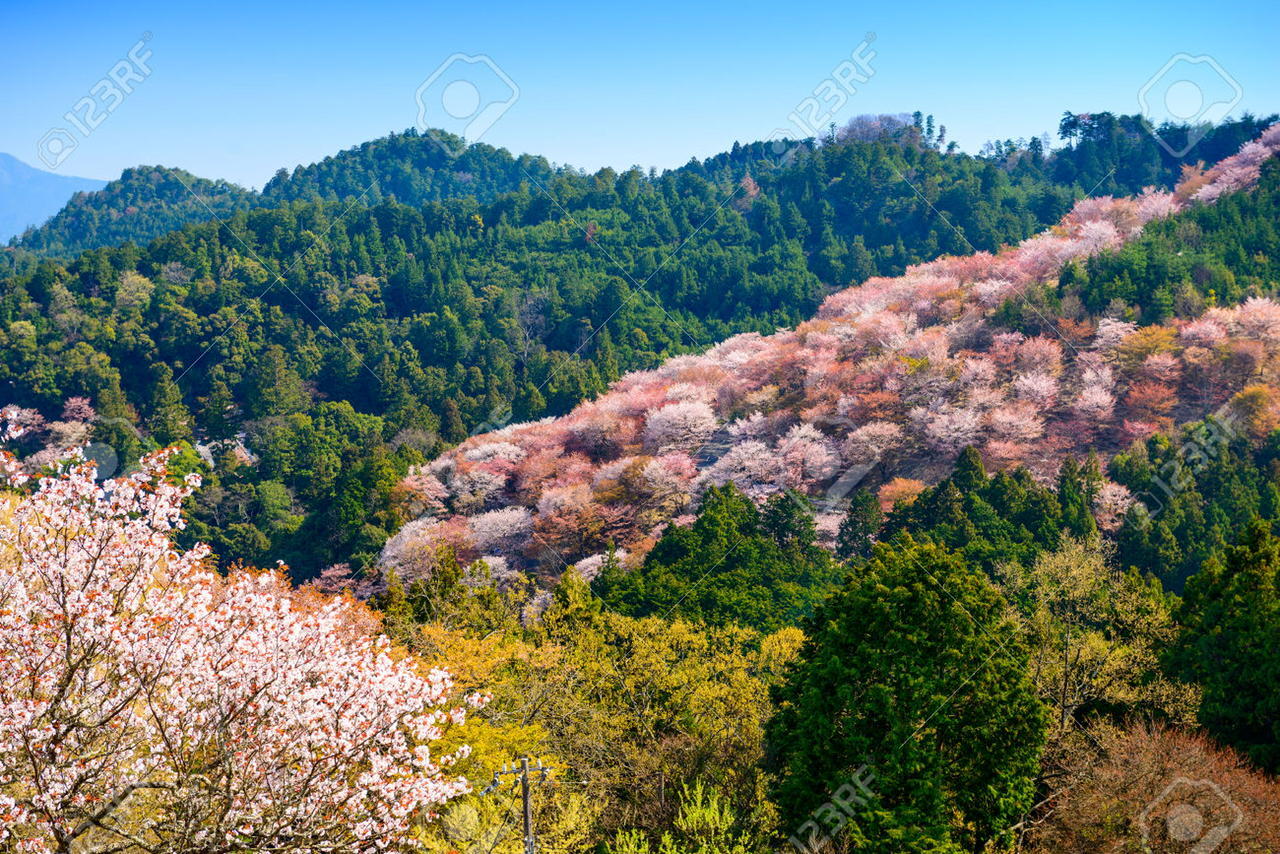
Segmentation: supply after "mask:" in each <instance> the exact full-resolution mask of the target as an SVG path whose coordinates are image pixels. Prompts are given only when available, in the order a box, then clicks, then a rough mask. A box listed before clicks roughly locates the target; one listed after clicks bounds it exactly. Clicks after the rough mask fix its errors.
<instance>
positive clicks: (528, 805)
mask: <svg viewBox="0 0 1280 854" xmlns="http://www.w3.org/2000/svg"><path fill="white" fill-rule="evenodd" d="M520 798H521V799H522V800H523V801H524V854H537V851H538V841H537V840H536V839H534V837H533V801H531V800H530V799H529V757H528V756H526V757H524V758H523V759H521V760H520Z"/></svg>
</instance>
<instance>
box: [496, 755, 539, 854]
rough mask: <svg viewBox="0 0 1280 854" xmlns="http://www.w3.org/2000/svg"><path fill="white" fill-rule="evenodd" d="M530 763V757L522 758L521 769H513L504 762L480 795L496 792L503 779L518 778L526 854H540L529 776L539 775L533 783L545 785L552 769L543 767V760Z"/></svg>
mask: <svg viewBox="0 0 1280 854" xmlns="http://www.w3.org/2000/svg"><path fill="white" fill-rule="evenodd" d="M529 763H530V760H529V757H528V756H524V757H521V759H520V765H519V767H513V766H511V765H508V764H507V763H505V762H504V763H503V764H502V770H501V771H494V772H493V780H491V781H490V783H489V785H488V786H485V788H484V790H483V791H482V792H480V794H482V795H487V794H489V793H491V792H493V791H494V790H496V789H497V788H498V786H500V785H502V778H503V777H505V776H512V777H515V778H516V780H515V782H518V783H519V784H520V800H521V802H522V806H523V807H524V854H538V840H537V838H536V837H535V835H534V832H533V793H532V790H531V788H530V780H529V775H530V773H534V774H537V775H538V777H537V779H536V780H534V781H532V782H535V783H545V782H547V775H548V774H549V773H551V770H552V769H551V768H550V767H549V766H546V765H543V764H542V760H541V759H539V760H538V761H537V763H536V764H534V765H530V764H529Z"/></svg>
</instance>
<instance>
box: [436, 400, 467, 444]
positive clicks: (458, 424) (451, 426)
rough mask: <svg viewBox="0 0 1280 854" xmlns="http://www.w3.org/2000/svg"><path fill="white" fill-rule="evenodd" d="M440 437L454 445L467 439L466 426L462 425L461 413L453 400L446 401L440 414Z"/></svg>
mask: <svg viewBox="0 0 1280 854" xmlns="http://www.w3.org/2000/svg"><path fill="white" fill-rule="evenodd" d="M440 436H441V438H443V439H444V440H445V441H446V442H448V443H450V444H455V445H456V444H457V443H458V442H461V441H462V440H463V439H466V438H467V425H466V424H464V423H463V421H462V412H461V411H460V410H459V409H458V404H456V403H454V401H453V400H446V401H445V402H444V408H443V410H442V412H441V413H440Z"/></svg>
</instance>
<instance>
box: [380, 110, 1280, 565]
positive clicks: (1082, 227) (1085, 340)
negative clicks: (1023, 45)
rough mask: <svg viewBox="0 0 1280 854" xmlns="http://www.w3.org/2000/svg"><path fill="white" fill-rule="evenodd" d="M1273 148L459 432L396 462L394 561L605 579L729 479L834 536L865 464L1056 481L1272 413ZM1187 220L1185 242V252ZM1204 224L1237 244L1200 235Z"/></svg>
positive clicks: (1123, 503) (1271, 138)
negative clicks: (485, 427) (1072, 467)
mask: <svg viewBox="0 0 1280 854" xmlns="http://www.w3.org/2000/svg"><path fill="white" fill-rule="evenodd" d="M1277 152H1280V126H1273V127H1271V128H1269V129H1268V130H1266V131H1265V132H1264V133H1263V134H1262V135H1261V136H1260V137H1259V138H1258V139H1256V140H1254V141H1252V142H1249V143H1247V144H1246V145H1244V146H1243V147H1242V148H1241V150H1240V151H1239V152H1238V153H1237V154H1235V155H1233V156H1231V157H1228V158H1226V159H1224V160H1222V161H1220V162H1219V163H1217V164H1216V165H1213V166H1211V167H1210V168H1208V169H1207V170H1206V169H1194V168H1192V169H1187V170H1186V171H1185V173H1184V176H1183V178H1182V180H1181V181H1180V182H1179V183H1178V185H1177V186H1176V188H1175V189H1174V190H1173V191H1171V192H1165V191H1156V190H1148V191H1146V192H1143V193H1142V194H1140V195H1138V196H1134V197H1124V198H1113V197H1098V198H1088V199H1084V200H1082V201H1080V202H1078V203H1077V204H1076V205H1075V206H1074V207H1073V208H1072V209H1071V211H1070V212H1069V213H1068V214H1067V215H1066V216H1065V217H1064V218H1063V219H1062V221H1061V222H1060V223H1059V224H1058V225H1056V226H1054V227H1053V228H1051V229H1049V230H1047V231H1045V232H1043V233H1041V234H1038V235H1036V236H1034V237H1031V238H1029V239H1027V240H1024V241H1022V242H1021V243H1019V244H1017V245H1015V246H1013V247H1010V248H1007V249H1004V250H1001V251H999V252H995V253H991V252H972V253H971V254H968V255H955V256H948V257H944V258H940V259H938V260H936V261H931V262H927V263H922V264H917V265H914V266H912V267H910V268H909V269H908V270H907V271H906V273H905V274H904V275H902V276H897V277H872V278H870V279H868V280H866V281H865V282H863V283H862V284H859V285H856V286H854V287H851V288H848V289H845V290H842V291H839V292H837V293H834V294H832V295H830V296H829V297H827V298H826V300H825V301H824V302H823V303H822V305H821V307H820V309H819V310H818V313H817V315H816V316H815V317H814V318H813V319H811V320H809V321H806V322H804V323H802V324H800V325H798V326H797V327H795V328H794V329H789V330H780V331H778V332H776V333H774V334H770V335H764V334H759V333H747V334H742V335H738V336H735V337H732V338H729V339H728V340H726V341H724V342H723V343H721V344H719V345H716V346H714V347H712V348H711V349H709V350H707V351H706V352H704V353H701V354H697V355H687V356H677V357H675V358H671V359H668V360H667V361H666V362H664V363H663V364H662V365H661V366H660V367H658V368H656V369H654V370H649V371H641V372H636V373H632V374H628V375H626V376H624V377H623V378H621V379H620V380H619V381H618V382H617V383H615V384H614V385H613V386H612V387H611V388H610V389H609V391H607V392H606V393H604V394H602V395H600V396H599V397H597V398H596V399H594V400H591V401H589V402H586V403H583V404H581V405H579V406H578V407H577V408H575V409H574V410H573V411H572V412H571V413H569V414H568V415H566V416H563V417H560V418H551V419H545V420H542V421H538V422H533V423H526V424H514V425H511V426H507V427H504V428H502V429H499V430H495V431H493V432H490V433H484V434H481V435H477V436H474V437H472V438H470V439H467V440H466V441H465V442H463V443H462V444H460V445H459V446H458V447H457V448H455V449H453V450H451V451H449V452H448V453H446V454H445V455H443V456H442V457H440V458H439V459H437V460H436V461H434V462H432V463H431V464H429V465H426V466H422V467H419V468H417V469H415V470H414V471H412V472H411V473H410V475H409V476H408V477H406V478H405V479H404V480H403V481H402V482H401V488H402V489H403V490H404V491H405V493H406V494H407V495H408V496H410V500H411V501H412V502H413V503H414V504H415V505H416V506H417V507H418V508H420V512H421V516H420V517H419V518H417V519H416V520H414V521H411V522H409V523H408V524H406V525H405V526H404V527H403V528H402V529H401V530H400V531H399V532H398V533H397V534H396V535H395V536H394V537H393V538H392V539H391V540H390V541H389V542H388V543H387V546H386V547H385V549H384V551H383V554H382V559H381V563H382V566H383V568H384V570H395V571H396V572H397V573H398V574H400V575H401V576H402V577H407V578H415V577H421V576H422V575H423V574H425V573H429V572H430V571H431V568H432V566H433V565H434V561H435V560H436V555H437V554H438V552H439V547H440V546H448V547H449V548H450V549H451V550H453V552H455V553H456V554H457V555H458V556H459V558H460V559H462V560H464V561H470V560H474V559H481V558H482V559H483V560H484V561H485V562H486V563H487V564H488V566H489V568H490V571H491V572H492V573H493V575H494V577H495V578H496V579H498V580H502V579H503V578H504V577H505V578H508V579H509V578H510V577H512V576H511V574H512V573H518V572H524V573H533V574H536V575H539V576H542V577H545V578H555V577H558V576H559V575H560V574H561V573H563V572H564V570H565V569H566V567H568V566H571V565H576V567H577V568H578V570H579V572H581V573H583V574H584V575H585V576H586V577H588V578H592V577H594V576H595V574H596V573H597V572H598V571H599V569H600V567H601V565H602V564H603V563H604V561H605V560H606V558H607V557H609V559H612V560H616V561H619V562H621V564H622V566H623V567H626V566H637V565H638V564H639V562H640V561H641V560H642V558H643V556H644V555H645V554H646V553H647V552H648V551H649V550H650V549H652V547H653V546H654V544H655V543H656V542H657V541H658V540H659V539H660V538H661V537H662V535H663V533H664V531H665V530H666V529H667V528H668V527H669V526H672V525H676V526H680V525H687V524H689V523H690V522H692V520H693V518H694V514H695V513H696V512H697V510H698V507H699V502H700V498H701V496H702V495H703V494H704V493H706V491H707V490H708V489H710V488H712V487H719V486H723V485H725V484H729V483H733V484H735V485H736V487H737V488H738V489H740V490H741V491H742V492H744V493H745V494H747V495H748V496H750V497H751V498H753V499H755V500H757V501H762V500H764V499H766V498H768V497H769V496H772V495H775V494H778V493H780V492H784V491H786V490H795V491H796V492H798V493H801V494H803V495H807V496H809V497H811V498H813V499H814V500H815V501H816V504H817V509H818V512H819V515H818V517H817V520H816V523H817V530H818V535H819V538H820V539H822V540H825V541H826V542H827V543H828V545H831V544H833V543H834V540H835V537H836V533H837V527H838V525H839V522H840V519H841V517H842V516H843V514H844V511H845V507H846V504H847V502H846V501H842V500H841V499H843V498H844V497H845V496H847V495H848V494H849V493H850V491H851V490H852V489H853V488H854V487H855V486H860V487H862V488H867V487H870V488H872V489H874V490H875V491H876V493H877V494H878V496H879V500H880V504H881V505H882V507H883V509H884V510H889V509H891V508H892V507H893V506H894V504H895V503H896V502H900V501H904V500H909V499H911V498H912V497H913V496H914V495H915V494H916V493H918V492H919V491H920V490H922V489H923V488H924V487H925V486H926V485H928V484H933V483H936V482H938V481H939V480H940V479H942V478H943V477H944V476H945V475H946V474H947V473H948V472H949V471H950V469H951V465H952V463H953V461H954V460H955V458H956V455H957V454H958V453H959V452H960V451H961V450H962V449H963V448H966V447H970V446H972V447H974V448H977V449H978V451H979V452H980V454H981V457H982V459H983V461H984V462H985V463H986V465H987V466H988V467H989V468H991V469H994V470H999V469H1009V468H1014V467H1020V466H1021V467H1026V468H1027V469H1029V470H1030V471H1031V472H1032V473H1033V474H1034V475H1035V476H1036V477H1037V478H1039V479H1041V480H1045V481H1047V480H1050V479H1052V478H1053V477H1055V476H1056V475H1057V473H1058V469H1059V467H1060V465H1061V463H1062V461H1063V460H1064V459H1067V458H1076V459H1080V460H1083V458H1084V457H1086V456H1087V455H1088V454H1090V453H1097V454H1100V455H1102V456H1104V457H1109V456H1111V455H1113V454H1115V453H1116V452H1117V451H1119V450H1121V449H1124V448H1126V447H1128V446H1129V445H1130V444H1132V443H1134V442H1135V441H1139V440H1145V439H1147V438H1148V437H1151V436H1153V435H1154V434H1157V433H1161V432H1168V431H1170V429H1171V428H1172V427H1174V426H1175V425H1178V424H1183V423H1186V422H1191V421H1196V420H1198V419H1201V418H1203V417H1205V416H1206V415H1209V414H1211V413H1213V412H1215V411H1218V415H1219V416H1220V417H1227V416H1233V417H1234V416H1240V417H1243V418H1245V419H1246V421H1248V422H1249V423H1248V425H1246V426H1247V429H1251V430H1254V431H1255V432H1256V431H1259V430H1264V431H1265V429H1266V427H1265V425H1266V424H1270V423H1271V419H1274V417H1275V415H1274V412H1275V408H1276V404H1277V392H1276V389H1275V387H1274V386H1273V385H1270V384H1269V383H1270V382H1271V381H1272V378H1273V376H1274V374H1273V371H1274V359H1275V357H1276V354H1277V352H1278V348H1280V304H1277V303H1276V302H1275V301H1273V300H1272V299H1271V298H1270V297H1269V296H1264V295H1263V294H1266V293H1270V292H1271V289H1272V288H1273V287H1274V282H1275V269H1276V268H1275V266H1274V265H1275V263H1276V260H1277V254H1276V253H1277V252H1280V246H1277V243H1276V239H1277V234H1276V230H1275V228H1274V223H1275V213H1276V210H1277V208H1276V203H1277V171H1276V169H1275V167H1274V165H1273V163H1272V161H1273V158H1274V157H1275V155H1276V153H1277ZM1260 181H1261V186H1259V182H1260ZM1260 219H1261V221H1262V222H1263V223H1268V222H1269V223H1270V226H1266V225H1264V226H1263V228H1264V229H1268V230H1266V233H1265V234H1262V235H1260V234H1256V233H1254V232H1250V231H1246V232H1245V233H1244V239H1245V240H1247V241H1249V242H1251V244H1252V252H1250V253H1248V254H1245V253H1243V251H1242V250H1243V247H1242V246H1239V245H1232V244H1231V241H1232V240H1233V239H1235V240H1236V241H1237V243H1239V242H1240V239H1241V237H1240V235H1239V234H1237V235H1235V237H1233V236H1232V233H1233V229H1236V228H1241V227H1243V228H1244V229H1249V228H1255V227H1256V224H1257V223H1258V221H1259V220H1260ZM1241 223H1243V226H1241ZM1172 234H1176V235H1178V236H1179V237H1180V238H1182V239H1183V240H1184V241H1187V242H1188V243H1190V244H1192V245H1187V246H1186V247H1185V248H1186V249H1187V255H1188V256H1189V257H1187V258H1186V259H1185V263H1183V262H1182V261H1181V260H1180V257H1181V256H1182V254H1183V253H1182V251H1178V252H1177V253H1176V255H1175V254H1173V253H1172V252H1169V251H1168V248H1167V244H1168V237H1169V236H1170V235H1172ZM1188 238H1190V240H1188ZM1257 238H1261V239H1262V240H1263V241H1265V246H1262V245H1258V244H1257V243H1256V242H1255V240H1256V239H1257ZM1200 243H1203V244H1205V245H1213V246H1217V245H1218V244H1219V243H1221V244H1222V245H1224V246H1225V247H1226V251H1229V252H1230V257H1227V258H1202V257H1199V256H1197V255H1195V253H1194V252H1193V251H1192V250H1193V248H1194V245H1198V244H1200ZM1180 248H1184V247H1180ZM1202 254H1203V253H1202ZM1250 256H1252V257H1250ZM1224 261H1229V262H1232V264H1231V266H1232V267H1233V268H1234V269H1227V265H1225V264H1224V263H1223V262H1224ZM1138 275H1143V276H1148V277H1150V278H1162V281H1161V282H1160V288H1159V289H1156V288H1145V287H1138V286H1141V285H1142V283H1141V282H1137V283H1135V282H1134V281H1133V279H1134V278H1136V277H1137V276H1138ZM1091 277H1092V278H1091ZM1139 290H1140V291H1141V292H1143V293H1144V294H1145V296H1144V297H1143V301H1145V303H1146V304H1145V306H1144V305H1143V304H1142V302H1140V301H1138V300H1136V299H1133V296H1134V294H1135V293H1137V292H1138V291H1139ZM1112 292H1114V293H1115V294H1117V296H1115V297H1112V296H1111V295H1110V294H1111V293H1112ZM1153 292H1154V293H1155V298H1154V300H1153V299H1152V297H1151V294H1152V293H1153ZM1123 296H1129V297H1130V302H1128V303H1126V301H1125V300H1124V299H1123V298H1122V297H1123ZM1175 301H1176V302H1177V303H1178V306H1177V307H1178V311H1177V312H1176V314H1175V312H1174V311H1173V304H1174V302H1175ZM1224 404H1225V405H1226V408H1225V409H1221V408H1222V407H1223V406H1224ZM1134 501H1135V497H1134V495H1133V494H1132V493H1131V491H1130V490H1129V489H1128V488H1126V487H1125V486H1123V485H1121V484H1119V483H1114V482H1110V483H1108V484H1106V485H1105V487H1104V488H1102V489H1100V490H1099V491H1098V493H1097V496H1096V502H1097V506H1096V507H1095V510H1096V511H1097V512H1098V514H1099V518H1100V523H1101V524H1102V525H1104V526H1109V527H1111V528H1113V529H1114V528H1115V527H1118V526H1119V524H1120V522H1121V519H1122V518H1123V517H1124V516H1125V514H1126V512H1127V511H1128V510H1129V508H1130V506H1131V505H1132V504H1133V502H1134ZM1151 509H1155V508H1154V507H1152V508H1151Z"/></svg>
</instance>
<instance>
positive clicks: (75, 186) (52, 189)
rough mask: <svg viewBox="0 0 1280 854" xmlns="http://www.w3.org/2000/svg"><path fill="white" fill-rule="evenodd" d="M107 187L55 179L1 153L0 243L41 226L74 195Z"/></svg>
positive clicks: (85, 180) (72, 178)
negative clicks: (30, 227)
mask: <svg viewBox="0 0 1280 854" xmlns="http://www.w3.org/2000/svg"><path fill="white" fill-rule="evenodd" d="M106 183H107V182H106V181H100V180H98V179H97V178H78V177H75V176H73V175H55V174H54V173H52V172H46V171H44V170H43V169H36V168H35V167H34V166H28V165H27V164H25V163H23V162H22V161H21V160H19V159H18V158H16V157H14V156H13V155H11V154H5V153H3V152H0V242H4V241H7V240H8V239H9V238H10V237H13V236H14V235H15V234H21V233H22V231H23V229H25V228H27V227H29V226H33V225H39V224H40V223H42V222H44V221H45V220H46V219H48V218H49V217H51V216H53V215H54V214H56V213H57V212H58V210H59V209H60V208H61V207H62V206H63V205H65V204H66V203H67V200H68V199H70V198H71V197H72V196H73V195H74V194H76V193H82V192H86V191H90V190H97V189H99V188H101V187H102V186H104V185H105V184H106Z"/></svg>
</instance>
